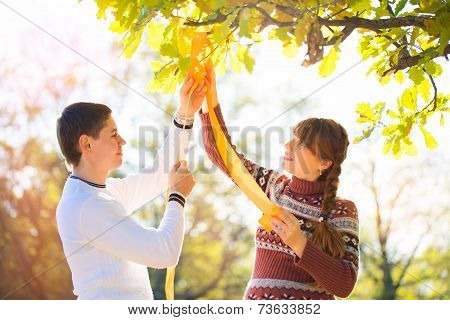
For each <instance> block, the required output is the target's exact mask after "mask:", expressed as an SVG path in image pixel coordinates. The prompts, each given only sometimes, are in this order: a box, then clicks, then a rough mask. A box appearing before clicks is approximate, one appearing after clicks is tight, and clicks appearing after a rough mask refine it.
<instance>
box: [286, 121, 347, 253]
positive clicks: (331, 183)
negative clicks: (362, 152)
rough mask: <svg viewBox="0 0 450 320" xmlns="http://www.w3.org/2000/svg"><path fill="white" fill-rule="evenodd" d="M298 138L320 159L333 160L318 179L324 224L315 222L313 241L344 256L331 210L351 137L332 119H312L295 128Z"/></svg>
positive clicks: (334, 202) (342, 243) (342, 244)
mask: <svg viewBox="0 0 450 320" xmlns="http://www.w3.org/2000/svg"><path fill="white" fill-rule="evenodd" d="M294 134H295V136H296V137H297V138H298V139H299V140H300V143H301V144H302V145H304V146H306V147H307V148H308V149H309V150H310V151H311V152H313V153H314V154H315V155H316V156H317V157H319V158H320V159H321V160H324V161H327V160H330V161H332V165H331V166H330V167H329V168H328V169H327V170H325V171H323V172H322V174H321V175H320V177H319V178H318V180H320V181H326V182H325V191H324V198H323V203H322V208H321V217H322V219H323V220H322V221H321V222H313V234H312V238H311V241H312V242H313V243H314V244H316V245H317V246H319V247H320V248H322V249H323V250H324V251H325V252H326V253H328V254H329V255H331V256H332V257H335V258H341V257H343V255H344V250H345V243H344V241H343V239H342V236H341V234H340V232H339V231H337V230H335V229H334V228H332V227H331V226H330V225H329V217H330V215H331V211H332V210H333V208H334V207H335V205H336V192H337V189H338V186H339V175H340V174H341V165H342V162H343V161H344V159H345V157H346V156H347V148H348V145H349V141H348V135H347V132H346V131H345V129H344V127H342V126H341V125H340V124H339V123H337V122H336V121H334V120H331V119H323V118H309V119H306V120H303V121H300V122H299V123H298V124H297V125H296V126H295V128H294Z"/></svg>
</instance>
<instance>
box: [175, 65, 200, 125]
mask: <svg viewBox="0 0 450 320" xmlns="http://www.w3.org/2000/svg"><path fill="white" fill-rule="evenodd" d="M194 81H195V80H194V79H193V78H192V77H190V76H189V73H188V74H187V75H186V78H184V81H183V85H182V87H181V89H180V107H179V109H178V114H179V115H180V116H182V117H187V118H192V117H194V115H195V113H196V112H197V111H198V110H199V109H200V107H201V106H202V103H203V100H204V99H205V94H206V85H205V80H202V81H201V82H200V83H199V84H198V86H197V88H196V89H195V90H194V91H193V92H192V96H191V99H190V100H189V93H190V92H191V88H192V86H193V85H194ZM188 100H189V106H188V105H187V103H188Z"/></svg>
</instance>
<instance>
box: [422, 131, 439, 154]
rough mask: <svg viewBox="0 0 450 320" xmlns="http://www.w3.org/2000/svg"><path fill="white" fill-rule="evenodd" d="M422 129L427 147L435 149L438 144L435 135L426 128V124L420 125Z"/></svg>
mask: <svg viewBox="0 0 450 320" xmlns="http://www.w3.org/2000/svg"><path fill="white" fill-rule="evenodd" d="M420 130H421V131H422V134H423V137H424V139H425V144H426V145H427V147H428V148H429V149H435V148H436V147H437V146H438V143H437V141H436V140H435V139H434V137H433V136H432V135H431V134H430V133H429V132H428V131H427V130H425V128H424V126H422V125H421V126H420Z"/></svg>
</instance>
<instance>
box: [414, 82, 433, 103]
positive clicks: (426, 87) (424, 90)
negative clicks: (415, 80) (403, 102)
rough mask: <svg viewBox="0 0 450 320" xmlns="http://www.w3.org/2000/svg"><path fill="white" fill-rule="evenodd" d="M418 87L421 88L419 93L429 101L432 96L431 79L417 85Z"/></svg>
mask: <svg viewBox="0 0 450 320" xmlns="http://www.w3.org/2000/svg"><path fill="white" fill-rule="evenodd" d="M417 89H418V90H419V93H420V95H421V96H422V98H423V100H425V101H427V100H428V99H429V97H430V90H431V85H430V81H429V80H428V79H425V80H424V81H422V82H421V83H420V84H419V85H418V86H417Z"/></svg>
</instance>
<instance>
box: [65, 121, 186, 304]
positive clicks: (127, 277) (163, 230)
mask: <svg viewBox="0 0 450 320" xmlns="http://www.w3.org/2000/svg"><path fill="white" fill-rule="evenodd" d="M175 124H176V125H177V126H178V127H177V126H176V125H175ZM179 127H180V124H179V123H178V122H176V121H175V122H174V125H172V126H171V128H170V130H169V135H168V137H167V138H166V140H165V142H164V145H163V146H162V148H161V149H160V150H159V151H158V153H157V155H156V158H155V161H154V163H153V164H152V165H151V166H149V167H146V168H145V169H143V170H141V171H140V172H139V173H137V174H133V175H129V176H128V177H126V178H123V179H117V178H108V179H107V180H106V184H105V185H95V184H89V183H87V182H85V181H81V180H79V179H74V178H68V179H67V181H66V184H65V186H64V190H63V193H62V197H61V200H60V202H59V204H58V207H57V210H56V219H57V225H58V231H59V234H60V237H61V240H62V243H63V248H64V253H65V255H66V257H67V261H68V263H69V267H70V270H71V272H72V281H73V286H74V290H73V292H74V294H75V295H76V296H78V299H153V293H152V289H151V285H150V280H149V277H148V273H147V267H153V268H167V267H170V266H174V265H176V264H177V262H178V259H179V256H180V253H181V247H182V244H183V236H184V214H183V204H184V198H182V196H181V195H180V194H178V196H174V197H171V198H170V199H173V200H172V201H169V202H168V205H167V207H166V211H165V213H164V216H163V218H162V220H161V223H160V225H159V227H158V228H157V229H156V228H146V227H144V226H142V225H141V224H139V223H138V222H136V220H134V218H133V217H131V214H132V213H133V212H134V211H136V210H137V209H139V208H140V207H142V206H144V205H145V204H147V203H148V202H150V201H152V200H153V199H155V198H157V197H158V196H160V195H161V194H165V190H166V189H167V187H168V176H169V170H170V169H171V168H172V166H173V165H174V164H175V162H176V161H177V160H178V155H179V153H181V157H182V158H184V155H185V153H186V152H187V147H188V143H189V139H190V134H191V131H192V130H190V129H191V128H192V125H189V126H188V127H187V128H186V129H183V128H179ZM177 199H178V200H177ZM179 199H181V201H180V200H179ZM176 200H177V201H176ZM182 203H183V204H182Z"/></svg>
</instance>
